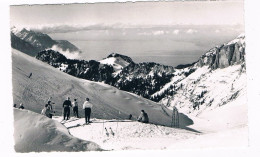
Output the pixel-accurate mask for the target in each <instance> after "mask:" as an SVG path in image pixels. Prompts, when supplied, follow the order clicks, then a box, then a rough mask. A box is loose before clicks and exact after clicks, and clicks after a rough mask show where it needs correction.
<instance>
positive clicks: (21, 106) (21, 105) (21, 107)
mask: <svg viewBox="0 0 260 157" xmlns="http://www.w3.org/2000/svg"><path fill="white" fill-rule="evenodd" d="M16 106H17V105H16V104H14V106H13V107H14V108H16ZM18 109H24V106H23V103H21V104H20V106H19V107H18Z"/></svg>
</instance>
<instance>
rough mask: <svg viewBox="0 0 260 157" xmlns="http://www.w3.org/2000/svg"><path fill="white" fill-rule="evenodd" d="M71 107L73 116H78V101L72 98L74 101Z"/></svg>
mask: <svg viewBox="0 0 260 157" xmlns="http://www.w3.org/2000/svg"><path fill="white" fill-rule="evenodd" d="M72 107H73V114H74V117H77V118H79V109H78V102H77V99H74V101H73V102H72Z"/></svg>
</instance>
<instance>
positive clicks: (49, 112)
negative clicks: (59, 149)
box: [14, 97, 149, 124]
mask: <svg viewBox="0 0 260 157" xmlns="http://www.w3.org/2000/svg"><path fill="white" fill-rule="evenodd" d="M54 104H55V103H53V102H52V101H51V98H49V99H48V102H47V104H45V105H44V108H43V109H42V111H41V114H42V115H45V116H46V117H49V118H52V116H53V115H54V114H55V111H54V110H53V105H54ZM82 106H83V110H84V111H85V123H86V124H89V123H90V115H91V110H92V108H93V104H92V103H91V102H90V100H89V98H86V100H85V101H84V103H83V105H82ZM62 107H63V120H69V119H70V108H71V107H72V111H73V115H74V116H75V117H77V118H80V117H79V105H78V101H77V99H76V98H75V99H74V101H73V102H71V100H70V97H67V99H66V100H65V101H64V102H63V105H62ZM14 108H16V104H14ZM19 109H24V106H23V104H22V103H21V104H20V106H19ZM131 119H132V115H131V114H130V115H129V120H131ZM137 121H139V122H142V123H149V118H148V114H147V113H146V112H145V111H144V110H141V114H140V115H139V116H138V118H137Z"/></svg>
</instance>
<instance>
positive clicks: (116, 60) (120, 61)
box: [99, 53, 133, 76]
mask: <svg viewBox="0 0 260 157" xmlns="http://www.w3.org/2000/svg"><path fill="white" fill-rule="evenodd" d="M99 62H100V63H101V64H107V65H111V66H112V67H113V68H114V71H115V72H114V73H113V74H114V75H115V76H116V75H117V74H118V73H120V72H121V71H122V69H123V68H125V67H126V66H128V65H129V64H130V63H133V61H132V60H131V59H130V58H129V59H126V56H122V55H119V54H116V53H112V54H110V55H109V56H108V57H107V58H105V59H103V60H100V61H99Z"/></svg>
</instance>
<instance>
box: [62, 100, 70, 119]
mask: <svg viewBox="0 0 260 157" xmlns="http://www.w3.org/2000/svg"><path fill="white" fill-rule="evenodd" d="M70 107H71V101H70V97H68V98H67V100H65V101H64V103H63V120H65V118H66V117H67V120H69V116H70Z"/></svg>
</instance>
